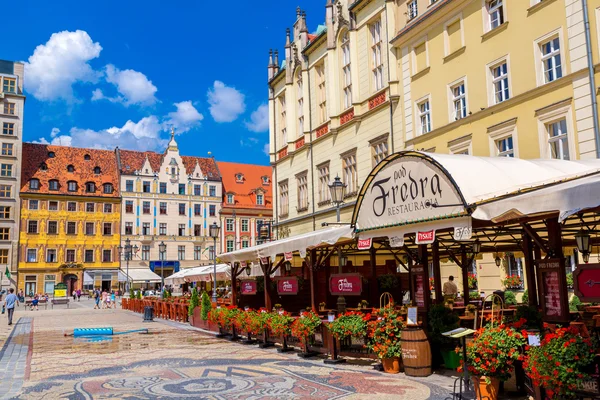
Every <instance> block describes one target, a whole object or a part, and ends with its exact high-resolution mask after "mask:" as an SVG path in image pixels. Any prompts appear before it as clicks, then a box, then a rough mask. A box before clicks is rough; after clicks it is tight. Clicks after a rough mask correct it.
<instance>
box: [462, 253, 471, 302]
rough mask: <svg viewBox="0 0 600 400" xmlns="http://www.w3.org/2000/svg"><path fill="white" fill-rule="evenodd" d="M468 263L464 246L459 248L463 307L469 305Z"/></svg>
mask: <svg viewBox="0 0 600 400" xmlns="http://www.w3.org/2000/svg"><path fill="white" fill-rule="evenodd" d="M468 262H469V258H468V257H467V249H466V248H465V246H464V245H463V246H461V249H460V263H461V265H460V267H461V268H462V279H463V292H464V296H465V297H464V302H465V307H466V306H467V305H468V304H469V302H470V299H469V270H468V269H467V264H468Z"/></svg>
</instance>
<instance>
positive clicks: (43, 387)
mask: <svg viewBox="0 0 600 400" xmlns="http://www.w3.org/2000/svg"><path fill="white" fill-rule="evenodd" d="M82 303H84V302H83V301H82ZM86 303H87V302H86ZM23 315H25V316H26V317H22V316H23ZM20 316H21V317H22V318H21V319H20V320H19V324H17V328H16V329H15V331H14V332H13V334H12V336H11V337H10V339H9V341H8V342H7V346H5V348H8V346H11V345H12V343H13V340H14V339H15V338H17V337H25V336H27V328H28V327H30V326H32V325H33V335H32V336H33V338H32V339H33V340H32V342H33V347H32V349H33V351H32V352H31V353H30V358H29V359H28V363H27V362H26V363H24V364H23V362H22V361H21V360H22V355H21V352H22V351H23V350H24V349H25V345H22V346H23V347H22V348H21V349H20V351H19V357H18V360H17V361H16V362H13V365H16V370H15V371H14V372H12V371H11V372H10V373H9V372H6V371H4V370H0V371H2V372H0V377H1V378H0V382H2V385H5V382H10V387H9V390H10V393H9V394H3V392H0V398H18V399H58V398H61V399H62V398H68V399H92V398H93V399H108V398H119V399H121V398H127V399H169V398H173V399H185V398H195V399H304V398H317V399H339V398H344V399H364V398H366V397H367V396H375V397H376V398H377V399H415V400H416V399H432V400H441V399H445V398H446V397H448V395H449V393H450V387H451V385H452V383H453V379H452V378H449V377H445V376H436V375H434V376H431V377H429V378H424V379H413V378H407V377H406V376H404V375H403V374H399V375H388V374H383V373H380V372H376V371H374V370H373V369H372V368H371V367H370V365H369V363H368V362H367V363H365V362H363V363H362V365H360V364H361V363H358V364H352V365H335V366H332V365H325V364H323V362H322V360H319V359H314V360H302V359H300V358H299V357H297V356H296V355H295V354H293V353H287V354H280V353H277V351H276V350H275V349H259V348H257V347H256V346H244V345H242V344H238V343H231V342H227V341H224V340H221V339H216V338H215V337H214V336H213V335H209V334H205V333H200V332H197V331H195V330H194V329H190V327H189V325H187V326H186V325H183V324H177V323H172V322H165V321H160V320H157V321H156V322H152V323H143V322H142V317H141V316H140V315H139V314H133V313H131V312H128V311H123V310H93V309H91V307H87V306H84V304H81V307H73V308H71V309H69V310H66V309H61V310H57V309H54V310H47V311H46V310H40V311H38V312H34V314H33V315H32V317H33V318H32V317H31V316H30V314H29V313H21V315H20ZM31 319H32V320H33V323H31ZM102 326H112V327H113V328H114V330H115V331H116V332H123V331H126V330H134V329H142V328H148V329H149V333H148V334H140V333H130V334H123V335H115V336H112V337H102V338H96V339H94V340H90V339H81V338H73V337H70V336H64V335H63V333H64V332H69V331H71V330H72V329H73V328H76V327H81V328H86V327H87V328H89V327H102ZM182 328H183V329H182ZM17 329H18V331H17ZM15 344H16V343H15ZM14 349H16V347H15V348H14ZM4 353H5V354H6V352H4ZM13 353H14V350H13ZM25 354H27V352H25ZM25 359H26V360H27V356H25ZM2 362H4V359H2ZM11 362H12V361H11ZM15 363H16V364H15ZM21 366H23V368H24V369H23V374H20V371H21V369H19V368H20V367H21ZM8 369H9V368H7V370H8ZM28 373H29V376H27V375H28ZM10 374H12V375H10ZM20 376H24V377H25V380H24V382H22V381H21V380H20V378H19V377H20ZM21 379H22V378H21ZM21 385H22V389H21V391H20V392H19V393H17V392H15V390H14V389H13V387H15V388H16V387H19V386H21ZM6 386H7V387H8V386H9V384H6ZM0 387H3V386H0ZM6 393H8V391H7V392H6ZM2 396H4V397H2Z"/></svg>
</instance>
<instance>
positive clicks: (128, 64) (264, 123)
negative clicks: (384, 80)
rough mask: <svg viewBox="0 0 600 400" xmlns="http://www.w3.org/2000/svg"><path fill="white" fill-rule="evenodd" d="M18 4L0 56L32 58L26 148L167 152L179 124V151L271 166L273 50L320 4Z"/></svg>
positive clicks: (320, 16) (320, 12) (317, 19)
mask: <svg viewBox="0 0 600 400" xmlns="http://www.w3.org/2000/svg"><path fill="white" fill-rule="evenodd" d="M19 3H20V6H19V11H18V13H17V14H15V18H8V19H5V20H4V21H3V29H4V30H5V31H6V32H18V34H15V35H11V40H4V41H3V42H2V46H1V48H0V59H6V60H15V61H25V62H27V64H26V75H25V91H26V95H27V101H26V106H25V118H24V140H25V141H38V142H44V143H45V142H49V143H54V144H62V145H73V146H78V147H104V148H114V147H115V146H117V145H118V146H119V147H121V148H129V149H137V150H155V151H159V152H162V151H163V149H164V146H165V143H166V142H165V141H166V140H167V139H168V137H169V133H168V131H169V129H170V128H169V127H170V126H175V128H176V133H177V141H178V143H179V147H180V151H181V152H182V153H183V154H186V155H196V156H206V155H207V153H208V152H209V151H210V152H212V154H213V155H214V156H215V157H216V158H217V159H218V160H222V161H235V162H247V163H257V164H268V157H267V155H266V154H265V144H267V143H268V140H269V139H268V108H267V106H266V104H267V93H268V92H267V83H266V78H267V69H266V65H267V61H268V51H269V49H270V48H278V49H279V51H280V54H281V53H282V52H283V45H284V41H285V28H286V27H291V25H292V24H293V22H294V20H295V17H296V11H295V10H296V7H297V6H300V7H301V8H302V9H304V10H306V12H307V20H308V25H309V30H310V31H311V32H312V31H314V30H316V27H317V24H320V23H323V20H324V17H325V8H324V7H325V3H326V1H325V0H312V1H306V0H303V1H297V2H291V1H288V0H279V1H276V0H260V1H242V0H232V1H228V2H223V1H207V0H195V1H192V0H187V1H179V0H171V1H169V2H167V1H158V0H146V1H138V0H121V1H113V0H103V1H82V0H74V1H60V0H57V1H51V2H42V1H30V0H24V1H21V2H19ZM281 59H283V57H282V56H281V55H280V60H281Z"/></svg>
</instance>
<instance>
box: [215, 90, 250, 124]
mask: <svg viewBox="0 0 600 400" xmlns="http://www.w3.org/2000/svg"><path fill="white" fill-rule="evenodd" d="M207 97H208V103H209V104H210V115H212V117H213V119H214V120H215V121H216V122H232V121H235V120H236V119H237V118H238V117H239V116H240V115H241V114H242V113H243V112H244V111H246V104H245V103H244V95H243V94H242V93H241V92H239V91H238V90H236V89H235V88H233V87H230V86H227V85H225V84H224V83H223V82H221V81H215V83H214V85H213V88H212V89H208V93H207Z"/></svg>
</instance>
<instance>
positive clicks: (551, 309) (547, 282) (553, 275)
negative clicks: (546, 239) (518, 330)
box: [538, 258, 569, 322]
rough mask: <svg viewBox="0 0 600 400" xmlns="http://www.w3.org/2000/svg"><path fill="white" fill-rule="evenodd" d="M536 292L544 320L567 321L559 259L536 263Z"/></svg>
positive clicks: (564, 280) (563, 271)
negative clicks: (537, 291) (537, 292)
mask: <svg viewBox="0 0 600 400" xmlns="http://www.w3.org/2000/svg"><path fill="white" fill-rule="evenodd" d="M538 290H539V294H540V296H539V298H540V302H541V303H542V310H543V311H544V315H545V318H546V320H548V321H554V322H563V321H568V320H569V314H568V313H569V303H568V299H567V284H566V276H565V268H564V263H563V261H562V260H561V259H558V258H550V259H547V260H541V261H539V262H538Z"/></svg>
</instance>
